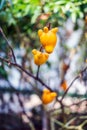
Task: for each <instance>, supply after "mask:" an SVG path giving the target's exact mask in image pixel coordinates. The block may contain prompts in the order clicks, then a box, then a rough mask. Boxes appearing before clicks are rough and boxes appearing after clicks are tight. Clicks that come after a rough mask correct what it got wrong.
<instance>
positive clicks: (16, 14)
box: [0, 0, 87, 130]
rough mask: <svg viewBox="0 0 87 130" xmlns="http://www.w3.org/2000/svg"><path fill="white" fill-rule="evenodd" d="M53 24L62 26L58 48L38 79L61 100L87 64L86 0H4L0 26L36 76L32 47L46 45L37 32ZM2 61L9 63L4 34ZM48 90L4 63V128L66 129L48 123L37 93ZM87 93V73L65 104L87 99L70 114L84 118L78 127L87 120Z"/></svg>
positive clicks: (0, 109) (0, 73)
mask: <svg viewBox="0 0 87 130" xmlns="http://www.w3.org/2000/svg"><path fill="white" fill-rule="evenodd" d="M49 24H50V27H51V28H54V27H58V33H57V44H56V47H55V49H54V52H53V53H52V54H51V55H50V57H49V59H48V61H47V62H46V64H43V65H42V66H41V67H40V72H39V77H40V78H41V79H42V80H43V82H45V84H47V85H48V86H50V88H51V89H53V90H55V91H56V92H57V93H58V95H59V98H61V96H62V94H63V93H64V92H65V90H66V88H67V87H68V86H69V84H70V83H71V82H72V80H73V79H74V78H75V77H76V76H77V75H78V74H79V72H80V71H81V70H83V69H84V68H85V67H86V66H87V0H71V1H69V0H58V1H57V0H0V27H1V28H2V29H3V32H4V33H5V35H6V37H7V39H8V41H9V43H10V45H11V46H12V48H13V50H14V54H15V57H16V60H17V63H18V64H19V65H21V66H22V67H23V68H24V69H25V70H27V71H28V72H30V73H32V74H33V75H36V73H37V69H38V68H37V66H36V65H35V64H34V61H33V55H32V49H38V50H39V49H40V46H41V45H40V41H39V37H38V33H37V32H38V30H39V29H43V27H44V26H48V25H49ZM0 57H3V58H6V59H10V49H9V47H8V45H7V43H6V41H5V39H4V38H3V36H2V35H1V34H0ZM64 84H65V87H64ZM43 89H44V86H42V85H41V84H40V83H36V81H35V80H34V79H32V78H31V77H29V76H28V75H26V74H25V73H24V72H22V71H20V70H18V69H17V68H15V67H14V66H10V65H8V64H7V63H5V62H4V61H1V60H0V130H15V129H16V130H19V129H20V130H55V129H58V130H62V129H63V130H64V129H65V128H62V129H61V125H59V124H56V123H54V124H53V121H52V120H50V121H49V120H47V118H46V113H45V112H46V111H45V110H44V108H43V105H42V102H41V98H40V96H39V94H38V93H41V92H42V90H43ZM86 92H87V69H86V71H85V72H84V73H83V74H82V76H81V78H80V80H76V81H75V82H74V83H73V85H72V87H71V88H70V89H69V91H68V93H67V97H66V98H65V100H64V103H65V104H66V105H71V104H74V103H77V102H78V101H81V100H83V99H84V100H85V102H82V103H80V104H79V105H77V106H72V107H69V108H67V110H66V112H65V114H66V118H67V121H69V120H70V119H72V118H73V117H75V114H77V117H76V119H77V118H79V114H80V116H84V115H85V118H81V119H80V118H79V120H78V121H73V122H72V124H73V125H79V124H80V123H81V122H82V121H87V101H86V99H87V93H86ZM59 108H60V109H61V107H60V105H59V104H58V103H56V104H55V105H54V106H52V109H56V110H57V109H59ZM49 111H50V110H49ZM52 112H54V111H52ZM52 112H51V111H50V112H48V113H51V114H53V113H52ZM67 113H68V114H67ZM78 113H79V114H78ZM61 115H62V114H61V112H59V111H58V113H57V114H56V117H55V116H54V118H56V120H57V119H58V120H59V121H61V122H63V121H62V117H61ZM67 115H68V116H67ZM58 120H57V121H58ZM67 121H66V122H67ZM57 123H58V122H57ZM86 129H87V124H86V125H85V126H84V130H86ZM78 130H79V129H78Z"/></svg>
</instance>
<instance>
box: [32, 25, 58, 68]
mask: <svg viewBox="0 0 87 130" xmlns="http://www.w3.org/2000/svg"><path fill="white" fill-rule="evenodd" d="M57 31H58V28H53V29H51V30H49V29H48V27H44V29H43V30H42V29H40V30H39V31H38V36H39V38H40V43H41V45H42V47H43V48H44V50H45V52H41V51H38V50H36V49H33V50H32V53H33V55H34V63H35V64H36V65H38V66H40V65H42V64H44V63H45V62H46V61H47V60H48V57H49V54H50V53H52V52H53V50H54V47H55V46H56V42H57V35H56V33H57Z"/></svg>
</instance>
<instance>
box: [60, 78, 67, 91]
mask: <svg viewBox="0 0 87 130" xmlns="http://www.w3.org/2000/svg"><path fill="white" fill-rule="evenodd" d="M61 88H62V89H63V90H64V91H66V90H67V88H68V86H67V82H66V81H65V80H64V81H63V82H62V83H61Z"/></svg>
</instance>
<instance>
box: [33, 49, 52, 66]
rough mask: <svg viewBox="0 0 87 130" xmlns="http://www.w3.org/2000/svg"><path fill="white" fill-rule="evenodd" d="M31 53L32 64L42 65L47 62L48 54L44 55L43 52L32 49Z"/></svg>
mask: <svg viewBox="0 0 87 130" xmlns="http://www.w3.org/2000/svg"><path fill="white" fill-rule="evenodd" d="M32 53H33V55H34V63H35V64H36V65H42V64H44V63H45V62H46V61H47V60H48V57H49V54H48V53H45V52H43V53H42V52H40V51H38V50H36V49H33V50H32Z"/></svg>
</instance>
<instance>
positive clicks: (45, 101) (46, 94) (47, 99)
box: [41, 89, 57, 105]
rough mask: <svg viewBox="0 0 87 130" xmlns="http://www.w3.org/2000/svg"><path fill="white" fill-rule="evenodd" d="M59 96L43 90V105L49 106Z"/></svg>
mask: <svg viewBox="0 0 87 130" xmlns="http://www.w3.org/2000/svg"><path fill="white" fill-rule="evenodd" d="M56 96H57V93H56V92H51V91H50V90H48V89H45V90H43V94H42V97H41V99H42V102H43V104H45V105H47V104H49V103H51V102H52V101H53V100H54V99H55V98H56Z"/></svg>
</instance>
